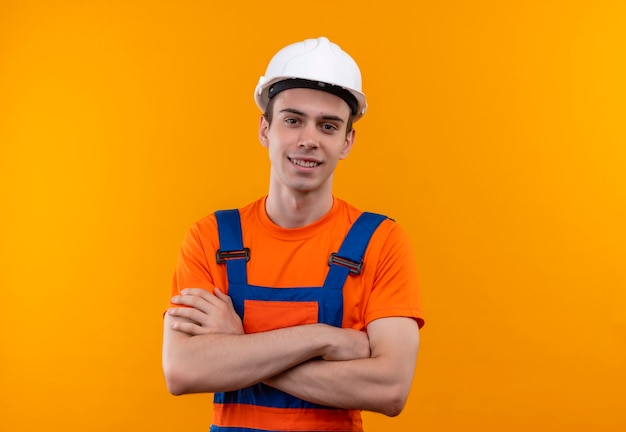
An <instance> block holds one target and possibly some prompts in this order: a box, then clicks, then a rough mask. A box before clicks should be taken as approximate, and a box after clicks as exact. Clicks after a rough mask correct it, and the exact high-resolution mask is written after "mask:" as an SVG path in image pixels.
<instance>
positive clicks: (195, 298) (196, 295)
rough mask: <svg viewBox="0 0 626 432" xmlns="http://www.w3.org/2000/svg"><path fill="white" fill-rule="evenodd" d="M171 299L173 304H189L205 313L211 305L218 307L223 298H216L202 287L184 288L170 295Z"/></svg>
mask: <svg viewBox="0 0 626 432" xmlns="http://www.w3.org/2000/svg"><path fill="white" fill-rule="evenodd" d="M222 295H223V294H222ZM171 301H172V303H174V304H177V305H182V306H189V307H192V308H195V309H198V310H199V311H202V312H205V313H206V312H208V311H209V310H210V308H211V306H213V307H216V306H217V307H219V306H220V303H223V300H221V299H218V298H217V297H216V296H215V295H214V294H212V293H211V292H210V291H208V290H206V289H204V288H185V289H183V290H182V291H181V292H180V295H177V296H174V297H172V299H171Z"/></svg>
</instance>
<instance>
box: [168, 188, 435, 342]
mask: <svg viewBox="0 0 626 432" xmlns="http://www.w3.org/2000/svg"><path fill="white" fill-rule="evenodd" d="M239 213H240V216H241V225H242V231H243V244H244V246H245V247H247V248H250V261H249V262H248V263H247V272H248V284H250V285H257V286H265V287H275V288H291V287H315V286H320V287H321V286H322V285H323V284H324V280H325V278H326V274H327V273H328V269H329V266H328V258H329V256H330V254H331V253H332V252H337V251H338V250H339V247H340V246H341V243H342V242H343V239H344V238H345V236H346V234H347V233H348V231H349V229H350V227H351V226H352V223H353V222H354V221H355V220H356V219H357V218H358V216H359V215H360V214H361V213H362V212H361V211H360V210H358V209H356V208H354V207H353V206H351V205H349V204H348V203H346V202H345V201H342V200H340V199H337V198H335V199H334V202H333V207H332V209H331V210H330V212H328V213H327V214H326V215H325V216H324V217H322V218H321V219H320V220H318V221H316V222H314V223H312V224H310V225H307V226H304V227H301V228H291V229H288V228H281V227H279V226H277V225H275V224H274V223H273V222H272V221H271V220H270V219H269V218H268V216H267V213H266V212H265V198H261V199H259V200H257V201H255V202H253V203H252V204H249V205H248V206H246V207H244V208H241V209H239ZM217 249H219V239H218V233H217V222H216V219H215V215H214V214H211V215H209V216H207V217H205V218H203V219H201V220H200V221H198V222H196V223H195V224H194V225H193V226H192V227H191V229H190V230H189V231H188V233H187V236H186V237H185V239H184V241H183V245H182V248H181V251H180V256H179V260H178V265H177V268H176V272H175V275H174V280H173V284H172V295H176V294H179V293H180V291H181V290H182V289H184V288H192V287H193V288H205V289H208V290H210V291H212V290H213V287H219V288H220V289H222V291H224V292H226V293H228V278H227V274H226V266H225V265H222V264H217V262H216V260H215V254H216V251H217ZM363 262H364V265H363V270H362V273H361V274H360V275H358V276H355V275H349V276H348V278H347V280H346V283H345V285H344V289H343V296H344V303H343V308H344V313H343V324H342V327H344V328H353V329H355V330H364V329H365V327H366V326H367V324H368V323H370V322H371V321H373V320H375V319H378V318H384V317H391V316H402V317H410V318H414V319H415V320H417V322H418V324H419V326H420V327H421V326H422V325H423V323H424V321H423V316H422V312H421V306H420V300H419V292H418V285H417V274H416V268H415V259H414V256H413V250H412V247H411V243H410V241H409V238H408V236H407V235H406V233H405V231H404V230H402V229H401V227H400V226H399V225H398V224H396V223H395V222H393V221H391V220H385V221H383V223H382V224H381V225H380V226H379V227H378V229H377V230H376V232H375V233H374V235H373V236H372V238H371V240H370V243H369V245H368V248H367V251H366V253H365V257H364V259H363Z"/></svg>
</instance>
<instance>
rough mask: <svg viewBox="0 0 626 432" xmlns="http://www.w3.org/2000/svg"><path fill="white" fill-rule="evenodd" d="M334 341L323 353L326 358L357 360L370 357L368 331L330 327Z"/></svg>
mask: <svg viewBox="0 0 626 432" xmlns="http://www.w3.org/2000/svg"><path fill="white" fill-rule="evenodd" d="M328 330H330V331H331V332H332V334H331V339H332V343H331V345H330V346H329V348H328V349H327V350H326V352H325V353H324V354H323V355H322V358H323V359H324V360H356V359H361V358H369V357H370V341H369V338H368V337H367V333H366V332H364V331H358V330H353V329H343V328H336V327H329V328H328Z"/></svg>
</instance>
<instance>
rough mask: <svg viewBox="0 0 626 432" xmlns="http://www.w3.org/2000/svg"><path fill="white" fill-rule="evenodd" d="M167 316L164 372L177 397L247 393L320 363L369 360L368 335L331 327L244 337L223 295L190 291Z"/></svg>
mask: <svg viewBox="0 0 626 432" xmlns="http://www.w3.org/2000/svg"><path fill="white" fill-rule="evenodd" d="M183 293H184V294H183V295H180V296H177V297H175V298H174V299H173V302H175V303H177V304H179V305H180V306H187V307H179V308H171V309H169V310H168V312H167V313H166V314H165V319H164V329H163V371H164V373H165V379H166V382H167V386H168V389H169V390H170V392H172V393H173V394H185V393H198V392H220V391H230V390H236V389H240V388H243V387H247V386H250V385H253V384H256V383H258V382H261V381H263V380H266V379H269V378H270V377H272V376H274V375H276V374H279V373H281V372H284V371H285V370H288V369H290V368H292V367H294V366H296V365H298V364H301V363H303V362H306V361H307V360H310V359H312V358H315V357H320V356H321V357H322V358H326V359H329V360H347V359H355V358H363V357H368V356H369V354H370V351H369V341H368V338H367V335H365V334H364V333H363V332H358V331H355V330H346V329H338V328H335V327H332V326H328V325H325V324H309V325H303V326H296V327H290V328H284V329H278V330H273V331H268V332H262V333H254V334H243V329H242V326H241V321H240V320H239V317H238V316H237V314H236V313H235V311H234V309H233V307H232V303H231V301H230V298H229V297H228V296H226V295H224V294H222V293H221V292H220V291H219V290H216V291H215V294H212V293H210V292H208V291H206V290H204V289H200V288H194V289H187V290H184V292H183Z"/></svg>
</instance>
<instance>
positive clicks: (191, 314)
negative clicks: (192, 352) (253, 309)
mask: <svg viewBox="0 0 626 432" xmlns="http://www.w3.org/2000/svg"><path fill="white" fill-rule="evenodd" d="M172 303H174V304H177V305H181V306H188V307H174V308H170V309H169V310H168V311H167V313H168V314H169V315H170V316H172V317H174V320H173V322H172V328H173V329H174V330H178V331H180V332H183V333H187V334H188V335H191V336H196V335H202V334H210V333H212V334H216V333H221V334H243V333H244V332H243V324H242V322H241V318H239V315H237V312H235V308H234V307H233V302H232V300H231V298H230V297H229V296H227V295H226V294H224V293H223V292H222V291H221V290H220V289H219V288H214V290H213V293H211V292H209V291H207V290H205V289H204V288H185V289H184V290H182V291H181V294H180V295H178V296H174V297H173V298H172Z"/></svg>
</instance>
